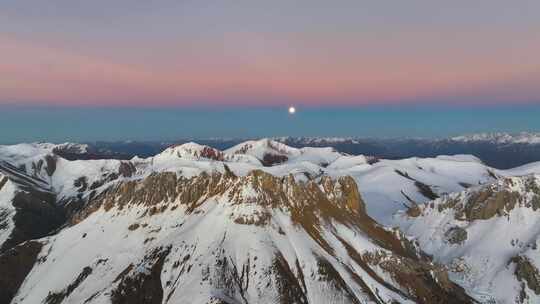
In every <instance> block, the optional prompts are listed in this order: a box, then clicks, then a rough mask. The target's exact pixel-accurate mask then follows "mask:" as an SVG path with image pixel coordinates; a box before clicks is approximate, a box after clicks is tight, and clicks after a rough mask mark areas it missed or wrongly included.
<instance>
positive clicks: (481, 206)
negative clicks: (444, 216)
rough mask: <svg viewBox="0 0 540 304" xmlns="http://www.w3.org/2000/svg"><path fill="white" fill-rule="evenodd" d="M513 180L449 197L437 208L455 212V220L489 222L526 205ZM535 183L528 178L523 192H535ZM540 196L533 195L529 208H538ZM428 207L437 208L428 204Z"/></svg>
mask: <svg viewBox="0 0 540 304" xmlns="http://www.w3.org/2000/svg"><path fill="white" fill-rule="evenodd" d="M513 183H514V181H513V179H510V178H507V179H501V180H500V181H498V182H497V183H494V184H490V185H486V186H484V187H481V188H476V189H471V190H467V191H465V192H464V193H461V194H457V195H453V196H449V197H445V198H443V199H442V200H441V201H438V203H437V204H436V207H437V209H438V211H439V212H443V211H444V210H447V209H451V210H454V211H455V218H456V219H461V220H467V221H474V220H487V219H490V218H493V217H495V216H502V215H505V214H507V213H508V212H510V211H511V210H512V209H514V207H516V205H518V204H524V203H525V202H526V200H525V199H524V197H523V195H521V194H520V193H519V192H517V191H515V190H513V188H512V187H513ZM534 185H535V184H534V183H532V184H531V178H530V177H526V178H525V180H524V184H523V185H521V186H522V189H523V191H527V192H530V191H533V190H534V189H535V188H534ZM539 197H540V196H537V195H536V194H533V199H532V200H531V201H530V202H527V203H526V206H527V207H533V208H536V207H534V206H536V203H535V202H536V200H537V198H539ZM427 206H428V207H430V206H435V205H433V204H428V205H427Z"/></svg>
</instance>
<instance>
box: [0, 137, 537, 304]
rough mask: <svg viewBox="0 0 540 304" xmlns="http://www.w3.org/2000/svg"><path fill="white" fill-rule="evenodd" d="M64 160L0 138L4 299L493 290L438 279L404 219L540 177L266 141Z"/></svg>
mask: <svg viewBox="0 0 540 304" xmlns="http://www.w3.org/2000/svg"><path fill="white" fill-rule="evenodd" d="M60 154H61V153H59V152H58V150H55V146H54V145H46V144H30V145H25V144H23V145H15V146H0V269H1V270H2V271H0V303H9V302H11V303H48V304H50V303H468V302H471V303H472V301H473V300H472V299H471V298H470V297H474V298H475V299H477V300H483V299H491V298H490V297H493V298H495V299H497V297H498V295H497V294H496V293H495V292H491V291H493V290H494V288H497V286H498V285H497V286H495V287H493V288H492V289H482V288H476V287H475V285H474V284H473V285H471V284H468V283H467V282H465V281H464V280H462V279H460V277H459V276H457V275H456V274H455V272H454V271H453V270H452V269H451V270H452V272H451V276H450V278H449V277H448V276H447V272H446V268H445V267H447V266H445V267H441V266H440V265H439V264H438V263H441V264H442V265H448V263H447V260H446V259H444V256H443V255H440V254H437V251H436V250H432V248H431V247H429V242H427V241H426V242H424V241H422V237H423V236H424V234H421V232H422V233H429V232H430V231H431V230H433V227H428V226H424V228H425V229H423V228H418V229H415V228H414V227H422V223H423V222H422V221H423V219H424V218H425V216H424V213H426V212H425V211H423V210H427V209H428V208H429V207H426V206H431V205H433V204H438V203H437V202H439V201H442V200H445V199H446V198H447V197H452V196H454V195H458V194H455V193H462V191H466V192H463V193H468V192H469V191H470V192H472V191H480V190H476V189H484V188H488V187H495V186H492V185H498V184H499V183H504V181H507V180H521V179H525V178H524V177H519V176H521V175H524V174H531V173H540V164H529V165H527V166H523V167H520V168H515V169H512V170H496V169H494V168H490V167H489V166H486V165H485V164H483V163H482V162H481V161H480V160H479V159H477V158H475V157H472V156H467V155H455V156H439V157H436V158H408V159H402V160H384V159H378V160H376V159H374V158H372V157H369V156H362V155H359V156H358V155H357V156H353V155H345V154H341V153H338V152H336V151H335V150H334V149H332V148H293V147H289V146H287V145H284V144H282V143H279V142H276V141H273V140H268V139H263V140H259V141H249V142H245V143H242V144H239V145H237V146H235V147H233V148H231V149H228V150H225V151H219V150H217V149H214V148H211V147H208V146H204V145H198V144H195V143H187V144H183V145H178V146H173V147H170V148H168V149H166V150H165V151H163V152H162V153H160V154H158V155H155V156H152V157H148V158H138V157H135V158H133V159H131V160H129V161H127V160H114V159H101V160H72V161H70V160H66V159H64V158H63V157H62V156H61V155H60ZM268 155H270V156H268ZM516 183H517V182H516ZM520 193H521V194H523V195H525V196H526V194H524V193H528V192H527V191H525V192H523V191H522V192H520ZM527 195H528V194H527ZM481 199H484V200H485V199H487V198H486V197H484V196H482V197H481V198H480V199H479V200H481ZM505 199H506V197H505ZM433 200H434V201H433ZM426 203H427V204H426ZM419 210H420V211H419ZM437 216H438V215H437ZM474 220H476V219H474ZM425 221H426V222H428V221H429V220H428V219H426V220H425ZM391 227H399V228H401V229H403V231H405V232H406V234H403V233H402V232H400V230H399V229H397V228H391ZM531 230H532V231H534V227H533V228H531ZM538 232H540V230H539V231H538ZM407 234H408V235H409V236H406V235H407ZM457 234H458V235H459V234H460V232H457ZM410 237H412V238H414V239H415V240H417V244H415V243H414V242H410V241H409V238H410ZM423 250H425V251H426V252H427V253H429V254H432V255H434V258H435V260H436V261H437V262H438V263H433V262H432V261H431V260H430V258H429V257H428V256H427V255H426V254H424V253H423ZM500 254H501V255H502V254H504V253H503V251H501V253H500ZM516 263H517V262H516ZM493 282H494V283H493V284H502V283H500V282H499V281H493ZM460 285H461V286H463V287H464V288H465V289H463V288H462V287H460ZM501 286H503V285H501ZM486 290H487V291H486ZM484 292H485V293H486V296H485V297H484V298H483V297H481V295H483V293H484ZM490 292H491V293H490Z"/></svg>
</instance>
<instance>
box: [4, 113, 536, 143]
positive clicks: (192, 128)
mask: <svg viewBox="0 0 540 304" xmlns="http://www.w3.org/2000/svg"><path fill="white" fill-rule="evenodd" d="M1 111H2V119H0V144H13V143H19V142H36V141H40V142H56V143H61V142H66V141H70V142H89V141H90V142H92V141H125V140H134V141H175V140H180V139H191V140H194V141H197V139H209V138H261V137H275V136H330V137H333V136H338V137H340V136H341V137H371V138H373V137H377V138H403V137H422V138H445V137H449V136H455V135H464V134H473V133H483V132H510V133H519V132H522V131H530V132H540V119H538V117H540V106H537V105H529V106H520V107H515V106H506V105H504V106H501V105H498V106H489V107H486V106H482V105H479V106H469V107H453V106H424V105H416V106H406V107H403V106H364V107H327V106H325V107H306V108H305V107H297V111H296V114H294V115H290V114H288V112H287V111H286V109H282V108H281V107H246V106H244V107H237V106H235V107H229V108H212V107H199V108H180V107H177V108H162V107H154V108H140V107H132V108H126V107H101V108H97V107H91V108H78V107H60V106H56V107H22V108H21V107H4V109H2V110H1Z"/></svg>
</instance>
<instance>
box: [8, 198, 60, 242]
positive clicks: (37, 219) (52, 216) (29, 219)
mask: <svg viewBox="0 0 540 304" xmlns="http://www.w3.org/2000/svg"><path fill="white" fill-rule="evenodd" d="M12 204H13V206H14V207H15V210H16V213H15V215H14V216H13V222H14V224H15V227H14V229H13V231H12V232H11V235H10V237H9V239H8V240H7V241H6V242H5V243H4V244H3V245H2V246H1V247H0V252H1V251H4V250H6V249H9V248H12V247H13V246H15V245H17V244H20V243H22V242H24V241H26V240H31V239H37V238H40V237H43V236H46V235H47V234H49V233H50V232H52V231H53V230H55V229H57V228H58V227H60V226H61V225H62V224H63V223H65V221H66V218H65V213H64V211H63V209H62V208H61V207H59V206H56V205H55V197H54V195H52V194H51V193H47V192H39V191H35V190H30V191H20V192H17V193H16V195H15V197H14V199H13V202H12Z"/></svg>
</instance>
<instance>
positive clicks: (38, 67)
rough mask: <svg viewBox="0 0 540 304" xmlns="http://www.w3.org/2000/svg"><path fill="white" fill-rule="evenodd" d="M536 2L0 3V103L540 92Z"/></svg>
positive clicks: (507, 99) (331, 101) (176, 102)
mask: <svg viewBox="0 0 540 304" xmlns="http://www.w3.org/2000/svg"><path fill="white" fill-rule="evenodd" d="M539 54H540V1H538V0H515V1H508V0H476V1H470V0H469V1H465V0H455V1H428V0H409V1H387V0H377V1H375V0H373V1H371V0H370V1H359V0H343V1H326V0H324V1H323V0H310V1H281V0H277V1H252V0H235V1H224V0H223V1H200V0H199V1H194V0H186V1H173V0H163V1H149V0H145V1H142V0H129V1H128V0H115V1H105V0H93V1H72V0H49V1H36V0H32V1H31V0H17V1H2V2H1V3H0V105H2V104H4V105H6V104H11V105H27V106H32V105H50V104H55V105H61V106H63V105H69V106H78V105H85V106H133V105H137V106H198V105H225V106H227V105H250V106H259V105H261V106H278V105H287V104H300V105H303V106H308V105H326V106H328V105H335V104H343V105H365V104H368V105H380V104H385V103H392V104H396V103H397V104H408V103H415V104H416V103H420V104H421V103H427V104H451V103H458V104H462V105H468V104H485V103H496V104H503V105H512V104H517V103H533V104H534V103H539V102H540V56H539Z"/></svg>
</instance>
